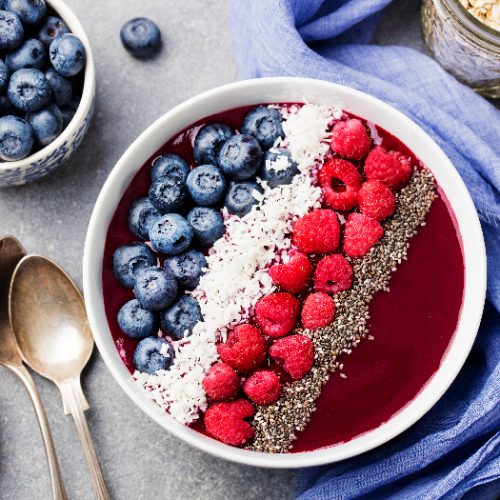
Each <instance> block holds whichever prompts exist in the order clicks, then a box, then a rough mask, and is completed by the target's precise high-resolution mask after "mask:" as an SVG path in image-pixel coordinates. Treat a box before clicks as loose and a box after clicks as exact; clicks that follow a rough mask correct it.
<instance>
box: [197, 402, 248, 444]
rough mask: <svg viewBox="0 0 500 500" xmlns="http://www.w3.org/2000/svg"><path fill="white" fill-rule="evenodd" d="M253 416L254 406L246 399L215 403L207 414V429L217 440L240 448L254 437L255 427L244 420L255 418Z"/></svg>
mask: <svg viewBox="0 0 500 500" xmlns="http://www.w3.org/2000/svg"><path fill="white" fill-rule="evenodd" d="M253 414H254V409H253V406H252V404H251V403H250V402H249V401H247V400H246V399H238V400H237V401H231V402H230V403H214V404H212V405H211V406H209V407H208V409H207V411H206V412H205V428H206V430H207V432H208V434H210V435H211V436H213V437H214V438H215V439H218V440H219V441H222V442H223V443H225V444H230V445H232V446H240V445H242V444H245V443H246V442H247V441H248V440H249V439H252V438H253V436H254V430H253V427H252V426H251V425H250V424H249V423H248V422H245V420H244V419H245V418H250V417H253Z"/></svg>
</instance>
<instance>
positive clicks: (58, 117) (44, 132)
mask: <svg viewBox="0 0 500 500" xmlns="http://www.w3.org/2000/svg"><path fill="white" fill-rule="evenodd" d="M26 121H27V122H28V123H29V124H30V125H31V128H32V129H33V133H34V134H35V141H36V143H37V144H38V145H40V146H42V147H44V146H47V145H48V144H50V143H51V142H52V141H54V139H56V137H58V136H59V134H60V133H61V132H62V129H63V119H62V114H61V111H59V108H58V107H57V106H56V105H55V104H50V105H49V106H47V107H45V108H42V109H38V110H37V111H33V112H32V113H28V114H27V115H26Z"/></svg>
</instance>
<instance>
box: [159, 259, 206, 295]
mask: <svg viewBox="0 0 500 500" xmlns="http://www.w3.org/2000/svg"><path fill="white" fill-rule="evenodd" d="M205 267H207V259H205V256H204V255H203V254H202V253H201V252H200V251H199V250H195V249H191V250H188V251H187V252H184V253H181V254H179V255H174V256H173V257H169V258H168V259H166V260H165V269H169V270H170V271H172V273H173V274H174V276H175V278H176V279H177V282H178V283H179V285H181V286H182V287H183V288H185V289H186V290H194V289H195V288H196V287H197V286H198V284H199V282H200V277H201V275H202V269H204V268H205Z"/></svg>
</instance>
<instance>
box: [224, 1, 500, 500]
mask: <svg viewBox="0 0 500 500" xmlns="http://www.w3.org/2000/svg"><path fill="white" fill-rule="evenodd" d="M389 3H390V0H343V1H338V0H337V1H333V0H233V1H232V4H231V29H232V36H233V45H234V51H235V54H236V61H237V64H238V67H239V71H240V74H241V77H243V78H252V77H262V76H303V77H311V78H318V79H321V80H328V81H331V82H335V83H340V84H343V85H347V86H349V87H353V88H355V89H359V90H362V91H364V92H367V93H369V94H372V95H374V96H376V97H378V98H380V99H382V100H384V101H385V102H387V103H389V104H391V105H392V106H394V107H396V108H398V109H399V110H400V111H402V112H403V113H405V114H406V115H408V116H409V117H410V118H412V119H413V120H414V121H415V122H416V123H418V124H419V125H420V126H421V127H422V128H423V129H424V130H426V131H427V132H428V133H429V134H430V135H431V136H432V137H433V138H434V139H435V140H436V142H437V143H438V144H439V145H440V146H441V148H443V150H444V151H445V153H446V154H447V155H448V157H449V158H450V159H451V161H452V162H453V164H454V165H455V167H456V168H457V170H458V171H459V173H460V175H461V176H462V178H463V180H464V181H465V183H466V185H467V187H468V189H469V191H470V193H471V195H472V198H473V200H474V203H475V205H476V208H477V210H478V212H479V216H480V219H481V223H482V227H483V232H484V237H485V240H486V247H487V254H488V264H489V268H488V292H487V298H488V301H487V304H486V308H485V313H484V316H483V321H482V324H481V328H480V331H479V333H478V337H477V341H476V343H475V345H474V348H473V351H472V352H471V354H470V356H469V358H468V360H467V362H466V364H465V366H464V368H463V369H462V371H461V372H460V375H459V376H458V377H457V379H456V380H455V382H454V383H453V385H452V387H451V388H450V389H449V390H448V391H447V393H446V394H445V396H443V398H441V400H440V401H439V402H438V403H437V404H436V406H435V407H434V408H433V409H432V410H431V411H430V412H429V413H428V414H427V415H426V416H425V417H423V418H422V419H421V420H420V421H419V422H417V424H415V425H414V426H412V427H411V428H410V429H409V430H408V431H406V432H405V433H403V434H402V435H401V436H399V437H398V438H395V439H393V440H392V441H390V442H389V443H387V444H385V445H384V446H381V447H379V448H377V449H375V450H373V451H371V452H369V453H365V454H364V455H361V456H359V457H356V458H353V459H350V460H346V461H344V462H341V463H339V464H334V465H330V466H323V467H316V468H310V469H305V470H303V471H301V474H300V477H299V482H298V492H297V494H298V497H299V498H300V499H301V500H306V499H334V498H335V499H336V498H339V499H348V498H360V497H365V498H383V499H388V498H391V499H396V498H397V499H405V500H408V499H419V500H420V499H434V498H453V499H455V498H482V499H483V498H484V499H488V498H495V497H496V495H498V494H499V493H500V458H499V455H500V405H499V395H500V385H499V381H500V314H499V312H500V194H499V193H500V119H499V118H500V117H499V112H498V111H497V110H496V109H495V108H494V106H492V105H491V104H490V103H488V101H486V100H485V99H483V98H482V97H480V96H479V95H476V94H475V93H474V92H473V91H471V90H470V89H468V88H467V87H465V86H463V85H461V84H460V83H458V82H457V81H456V80H455V79H454V78H453V77H451V76H450V75H449V74H448V73H446V72H445V71H444V70H443V69H441V67H440V66H439V65H438V64H437V63H436V62H435V61H433V60H432V59H431V58H429V57H427V56H425V55H423V54H421V53H419V52H417V51H415V50H412V49H409V48H404V47H397V46H384V47H381V46H375V45H369V42H370V40H371V38H372V36H373V34H374V32H375V29H376V27H377V22H378V20H379V18H380V14H381V10H382V9H383V8H384V7H385V6H386V5H387V4H389Z"/></svg>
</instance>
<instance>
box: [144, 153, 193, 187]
mask: <svg viewBox="0 0 500 500" xmlns="http://www.w3.org/2000/svg"><path fill="white" fill-rule="evenodd" d="M189 170H190V169H189V165H188V164H187V162H186V160H184V158H181V157H180V156H179V155H176V154H173V153H166V154H164V155H161V156H158V158H155V159H154V160H153V164H152V165H151V173H150V175H151V181H152V182H154V181H156V180H157V179H159V178H160V177H164V176H168V177H173V178H175V179H178V180H179V181H181V182H185V180H186V179H187V176H188V174H189Z"/></svg>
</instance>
